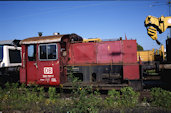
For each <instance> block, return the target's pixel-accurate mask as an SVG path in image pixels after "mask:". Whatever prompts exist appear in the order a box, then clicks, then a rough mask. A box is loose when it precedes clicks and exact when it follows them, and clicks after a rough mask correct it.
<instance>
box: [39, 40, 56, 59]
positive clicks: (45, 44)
mask: <svg viewBox="0 0 171 113" xmlns="http://www.w3.org/2000/svg"><path fill="white" fill-rule="evenodd" d="M48 45H55V46H56V58H55V59H49V58H48V49H47V48H48ZM40 46H46V57H47V59H40ZM38 56H39V60H40V61H54V60H57V59H58V45H57V44H56V43H50V44H39V46H38Z"/></svg>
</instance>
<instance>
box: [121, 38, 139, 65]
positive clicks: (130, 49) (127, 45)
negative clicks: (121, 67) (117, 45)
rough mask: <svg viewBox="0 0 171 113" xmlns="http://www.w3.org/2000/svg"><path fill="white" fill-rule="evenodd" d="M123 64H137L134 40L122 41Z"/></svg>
mask: <svg viewBox="0 0 171 113" xmlns="http://www.w3.org/2000/svg"><path fill="white" fill-rule="evenodd" d="M123 62H124V63H136V62H137V43H136V40H123Z"/></svg>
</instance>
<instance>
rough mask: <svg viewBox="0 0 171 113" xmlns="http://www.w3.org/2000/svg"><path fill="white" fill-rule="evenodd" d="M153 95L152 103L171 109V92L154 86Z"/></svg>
mask: <svg viewBox="0 0 171 113" xmlns="http://www.w3.org/2000/svg"><path fill="white" fill-rule="evenodd" d="M151 95H152V99H151V101H152V105H154V106H158V107H164V108H168V109H169V108H170V109H171V92H169V91H166V90H163V89H161V88H153V89H152V90H151Z"/></svg>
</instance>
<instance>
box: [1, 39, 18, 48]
mask: <svg viewBox="0 0 171 113" xmlns="http://www.w3.org/2000/svg"><path fill="white" fill-rule="evenodd" d="M19 42H20V40H17V39H14V40H2V41H0V45H11V46H19Z"/></svg>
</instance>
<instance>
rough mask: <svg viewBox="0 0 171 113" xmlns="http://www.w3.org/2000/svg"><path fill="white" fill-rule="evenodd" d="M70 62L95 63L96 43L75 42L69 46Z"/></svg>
mask: <svg viewBox="0 0 171 113" xmlns="http://www.w3.org/2000/svg"><path fill="white" fill-rule="evenodd" d="M69 63H70V64H90V63H96V43H76V44H71V47H70V62H69Z"/></svg>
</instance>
